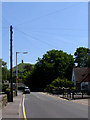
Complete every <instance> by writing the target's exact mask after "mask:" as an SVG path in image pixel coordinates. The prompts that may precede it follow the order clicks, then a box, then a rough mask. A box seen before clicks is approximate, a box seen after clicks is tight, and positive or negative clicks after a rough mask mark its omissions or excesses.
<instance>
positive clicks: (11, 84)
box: [10, 25, 13, 102]
mask: <svg viewBox="0 0 90 120" xmlns="http://www.w3.org/2000/svg"><path fill="white" fill-rule="evenodd" d="M12 34H13V31H12V25H11V26H10V88H11V94H10V102H13V79H12Z"/></svg>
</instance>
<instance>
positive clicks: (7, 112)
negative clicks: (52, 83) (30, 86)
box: [0, 92, 90, 118]
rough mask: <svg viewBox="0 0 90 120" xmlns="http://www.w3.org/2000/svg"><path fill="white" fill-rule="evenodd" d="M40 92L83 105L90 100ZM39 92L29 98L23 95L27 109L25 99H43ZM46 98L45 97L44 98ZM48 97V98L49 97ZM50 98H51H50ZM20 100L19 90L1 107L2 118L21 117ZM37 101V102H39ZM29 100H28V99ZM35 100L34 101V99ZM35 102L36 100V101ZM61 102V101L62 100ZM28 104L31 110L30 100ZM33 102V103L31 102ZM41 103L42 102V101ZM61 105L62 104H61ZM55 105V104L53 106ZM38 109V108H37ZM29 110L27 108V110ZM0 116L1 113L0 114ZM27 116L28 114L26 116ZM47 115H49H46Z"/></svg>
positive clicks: (86, 104) (21, 97) (21, 96)
mask: <svg viewBox="0 0 90 120" xmlns="http://www.w3.org/2000/svg"><path fill="white" fill-rule="evenodd" d="M40 94H45V95H46V96H52V97H54V99H55V98H59V99H61V100H63V101H70V102H72V103H73V102H74V103H78V104H83V105H85V106H88V103H90V102H88V99H78V100H65V99H63V98H61V97H60V95H52V94H48V93H43V92H40ZM40 94H36V93H34V94H32V95H31V98H30V96H27V95H25V96H27V97H26V98H25V105H26V106H27V107H26V108H27V109H28V108H29V107H28V104H27V101H28V100H30V101H32V102H33V101H34V100H35V99H36V98H38V99H39V101H40V99H43V100H44V96H43V97H42V96H41V95H40ZM45 99H46V98H45ZM49 99H50V98H49ZM51 100H52V99H51ZM51 100H50V101H51ZM22 101H23V95H22V93H21V92H18V96H16V97H14V98H13V102H9V103H8V104H7V106H6V107H4V108H3V109H2V111H1V112H0V113H2V118H23V112H22ZM39 101H38V102H39ZM46 101H48V99H46ZM28 102H29V101H28ZM34 102H35V101H34ZM36 102H37V101H36ZM62 103H63V102H62ZM29 104H30V108H29V109H30V111H31V109H32V110H33V109H34V108H33V107H32V104H31V102H30V103H29ZM33 104H35V103H33ZM43 104H44V102H43ZM61 105H62V104H61ZM54 107H55V106H54ZM37 109H38V108H37ZM28 111H29V110H28ZM42 111H43V108H42V110H41V112H42ZM0 116H1V114H0ZM28 117H29V116H28ZM48 117H49V116H48Z"/></svg>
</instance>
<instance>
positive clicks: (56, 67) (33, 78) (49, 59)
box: [24, 50, 74, 89]
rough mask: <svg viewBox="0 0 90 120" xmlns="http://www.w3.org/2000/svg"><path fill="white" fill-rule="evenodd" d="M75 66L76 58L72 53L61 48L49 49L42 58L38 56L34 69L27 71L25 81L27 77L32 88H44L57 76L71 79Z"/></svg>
mask: <svg viewBox="0 0 90 120" xmlns="http://www.w3.org/2000/svg"><path fill="white" fill-rule="evenodd" d="M73 66H74V59H73V56H72V55H71V54H67V53H65V52H63V51H61V50H60V51H58V50H51V51H47V53H46V54H44V55H43V58H42V59H40V58H38V62H37V63H36V64H35V66H34V68H33V70H32V71H31V72H29V73H28V72H27V73H25V75H24V81H25V79H26V81H27V84H28V85H29V86H30V88H33V89H34V88H35V89H39V88H41V89H43V88H45V87H46V85H48V84H50V83H51V82H52V81H53V80H54V79H56V78H57V77H60V78H64V77H66V78H67V79H69V80H71V75H72V68H73ZM26 74H27V75H26ZM25 76H26V77H25Z"/></svg>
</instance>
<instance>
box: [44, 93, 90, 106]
mask: <svg viewBox="0 0 90 120" xmlns="http://www.w3.org/2000/svg"><path fill="white" fill-rule="evenodd" d="M44 94H47V95H51V96H56V97H58V98H60V99H62V100H67V99H65V98H63V95H55V94H50V93H44ZM68 101H70V102H75V103H79V104H83V105H87V106H90V98H89V99H88V98H87V99H74V100H68Z"/></svg>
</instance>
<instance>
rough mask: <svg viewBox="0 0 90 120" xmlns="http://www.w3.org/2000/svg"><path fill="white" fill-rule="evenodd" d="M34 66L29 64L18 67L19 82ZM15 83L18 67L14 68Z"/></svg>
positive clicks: (21, 64)
mask: <svg viewBox="0 0 90 120" xmlns="http://www.w3.org/2000/svg"><path fill="white" fill-rule="evenodd" d="M33 66H34V65H32V64H29V63H20V64H18V65H17V69H18V81H19V79H22V78H23V74H24V73H25V72H26V73H27V71H31V70H32V68H33ZM13 81H14V82H16V66H15V67H13Z"/></svg>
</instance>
